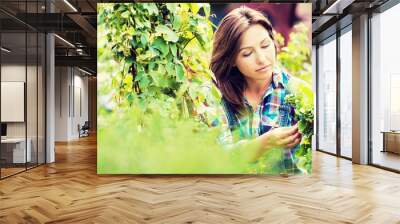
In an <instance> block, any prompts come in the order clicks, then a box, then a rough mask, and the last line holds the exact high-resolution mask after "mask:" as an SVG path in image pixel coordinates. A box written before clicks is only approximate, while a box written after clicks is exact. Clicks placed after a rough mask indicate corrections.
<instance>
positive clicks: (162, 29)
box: [156, 25, 179, 43]
mask: <svg viewBox="0 0 400 224" xmlns="http://www.w3.org/2000/svg"><path fill="white" fill-rule="evenodd" d="M156 32H158V33H161V34H163V37H164V39H165V40H166V41H170V42H173V43H176V42H177V41H178V39H179V37H178V35H177V34H176V33H175V32H174V31H172V30H171V29H170V28H169V27H167V26H166V25H158V26H157V27H156Z"/></svg>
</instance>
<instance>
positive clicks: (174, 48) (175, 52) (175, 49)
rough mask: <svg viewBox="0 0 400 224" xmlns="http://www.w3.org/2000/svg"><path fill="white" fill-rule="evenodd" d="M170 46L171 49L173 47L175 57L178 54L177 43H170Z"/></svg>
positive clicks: (172, 51)
mask: <svg viewBox="0 0 400 224" xmlns="http://www.w3.org/2000/svg"><path fill="white" fill-rule="evenodd" d="M169 47H170V49H171V53H172V55H173V56H174V57H176V55H177V48H176V45H175V44H170V45H169Z"/></svg>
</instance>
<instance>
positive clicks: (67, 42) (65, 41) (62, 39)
mask: <svg viewBox="0 0 400 224" xmlns="http://www.w3.org/2000/svg"><path fill="white" fill-rule="evenodd" d="M54 36H55V37H57V38H58V39H60V40H61V41H63V42H64V43H66V44H68V45H69V46H71V47H73V48H75V45H73V44H71V42H69V41H67V40H66V39H64V38H62V37H60V36H58V35H57V34H54Z"/></svg>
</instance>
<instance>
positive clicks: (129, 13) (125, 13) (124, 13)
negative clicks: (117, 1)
mask: <svg viewBox="0 0 400 224" xmlns="http://www.w3.org/2000/svg"><path fill="white" fill-rule="evenodd" d="M130 16H131V12H129V11H125V12H123V13H122V14H121V17H122V18H124V19H127V18H129V17H130Z"/></svg>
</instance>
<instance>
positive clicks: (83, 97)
mask: <svg viewBox="0 0 400 224" xmlns="http://www.w3.org/2000/svg"><path fill="white" fill-rule="evenodd" d="M83 75H84V74H83V73H82V72H80V71H79V70H78V69H76V68H72V67H56V91H55V107H56V109H55V112H56V113H55V116H56V118H55V119H56V136H55V140H56V141H69V140H73V139H77V138H78V137H79V133H78V124H80V125H81V126H82V125H83V124H84V122H85V121H87V120H88V78H87V77H85V76H83ZM79 101H80V102H79ZM79 107H81V108H79ZM80 109H81V111H80Z"/></svg>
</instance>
